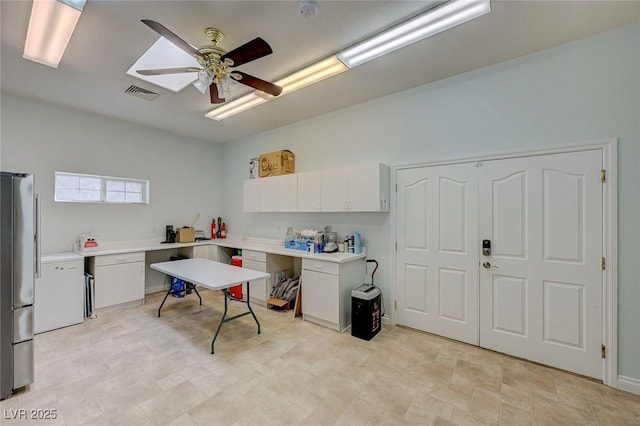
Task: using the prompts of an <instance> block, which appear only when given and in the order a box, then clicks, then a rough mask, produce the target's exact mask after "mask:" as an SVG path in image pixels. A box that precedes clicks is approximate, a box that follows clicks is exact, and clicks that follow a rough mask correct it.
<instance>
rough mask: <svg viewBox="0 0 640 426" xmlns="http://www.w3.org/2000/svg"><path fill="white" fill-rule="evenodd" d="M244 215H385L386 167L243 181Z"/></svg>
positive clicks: (387, 170) (370, 165)
mask: <svg viewBox="0 0 640 426" xmlns="http://www.w3.org/2000/svg"><path fill="white" fill-rule="evenodd" d="M244 211H245V212H296V211H298V212H388V211H389V166H387V165H385V164H380V163H375V164H367V165H363V166H354V167H348V168H343V169H334V170H322V171H314V172H304V173H295V174H288V175H282V176H274V177H267V178H260V179H247V180H245V181H244Z"/></svg>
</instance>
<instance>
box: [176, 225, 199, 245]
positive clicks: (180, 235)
mask: <svg viewBox="0 0 640 426" xmlns="http://www.w3.org/2000/svg"><path fill="white" fill-rule="evenodd" d="M195 240H196V230H195V229H193V228H178V230H177V231H176V242H178V243H192V242H194V241H195Z"/></svg>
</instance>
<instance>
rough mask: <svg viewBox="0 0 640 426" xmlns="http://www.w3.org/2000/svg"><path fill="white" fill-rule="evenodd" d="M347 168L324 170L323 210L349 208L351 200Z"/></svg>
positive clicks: (335, 210)
mask: <svg viewBox="0 0 640 426" xmlns="http://www.w3.org/2000/svg"><path fill="white" fill-rule="evenodd" d="M347 179H348V170H347V169H335V170H323V171H322V184H321V188H320V192H321V194H322V195H321V203H322V211H323V212H342V211H345V210H347V202H348V200H349V195H348V190H347Z"/></svg>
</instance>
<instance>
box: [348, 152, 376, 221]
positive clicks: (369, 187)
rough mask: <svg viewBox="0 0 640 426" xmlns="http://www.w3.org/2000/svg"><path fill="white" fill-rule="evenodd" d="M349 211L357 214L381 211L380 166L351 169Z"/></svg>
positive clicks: (370, 165) (372, 165)
mask: <svg viewBox="0 0 640 426" xmlns="http://www.w3.org/2000/svg"><path fill="white" fill-rule="evenodd" d="M348 182H349V184H348V191H349V201H348V202H347V209H348V210H350V211H356V212H372V211H378V210H380V165H379V164H368V165H365V166H357V167H353V168H350V169H349V178H348Z"/></svg>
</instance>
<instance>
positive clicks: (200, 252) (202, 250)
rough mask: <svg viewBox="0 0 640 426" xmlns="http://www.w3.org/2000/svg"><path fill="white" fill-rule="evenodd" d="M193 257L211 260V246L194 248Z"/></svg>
mask: <svg viewBox="0 0 640 426" xmlns="http://www.w3.org/2000/svg"><path fill="white" fill-rule="evenodd" d="M193 257H196V258H200V259H210V257H209V246H193Z"/></svg>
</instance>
